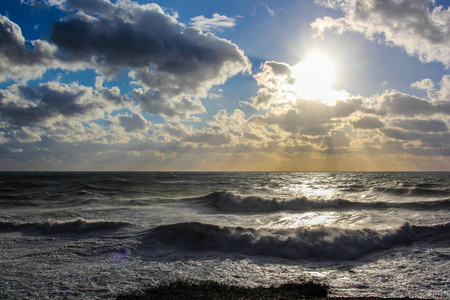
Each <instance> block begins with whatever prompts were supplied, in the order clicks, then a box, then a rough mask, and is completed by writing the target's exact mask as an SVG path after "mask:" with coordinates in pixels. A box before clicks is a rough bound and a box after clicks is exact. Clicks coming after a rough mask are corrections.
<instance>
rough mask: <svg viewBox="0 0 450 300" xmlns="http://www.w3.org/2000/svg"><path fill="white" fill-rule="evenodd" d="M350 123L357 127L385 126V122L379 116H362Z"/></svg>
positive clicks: (372, 127) (374, 127)
mask: <svg viewBox="0 0 450 300" xmlns="http://www.w3.org/2000/svg"><path fill="white" fill-rule="evenodd" d="M350 124H352V126H353V128H355V129H377V128H382V127H383V126H384V124H383V122H381V121H380V120H379V119H378V118H376V117H370V116H364V117H361V118H359V119H358V120H355V121H351V122H350Z"/></svg>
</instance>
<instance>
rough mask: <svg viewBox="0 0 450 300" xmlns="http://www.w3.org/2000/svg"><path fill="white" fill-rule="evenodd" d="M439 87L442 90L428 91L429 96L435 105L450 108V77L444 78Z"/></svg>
mask: <svg viewBox="0 0 450 300" xmlns="http://www.w3.org/2000/svg"><path fill="white" fill-rule="evenodd" d="M439 85H440V87H441V88H440V89H432V90H428V96H429V97H430V98H431V100H432V102H433V103H436V104H438V105H439V104H440V105H441V106H445V105H447V106H448V103H449V102H450V75H445V76H444V77H442V80H441V82H440V83H439Z"/></svg>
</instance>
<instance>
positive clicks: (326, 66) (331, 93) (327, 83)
mask: <svg viewBox="0 0 450 300" xmlns="http://www.w3.org/2000/svg"><path fill="white" fill-rule="evenodd" d="M335 76H336V68H335V66H334V63H333V61H332V60H331V59H330V58H329V57H328V56H326V55H325V54H323V53H321V52H318V51H316V52H312V53H310V54H309V55H308V56H307V57H306V59H305V60H303V61H301V62H300V63H298V64H297V65H295V66H293V67H292V77H293V78H294V79H295V83H294V84H293V85H292V87H291V90H292V92H293V94H294V95H295V97H296V98H301V99H305V100H321V101H323V102H324V103H326V104H328V105H334V104H335V103H336V101H337V100H344V99H345V98H346V97H347V96H348V93H346V92H345V91H336V90H333V89H332V85H333V82H334V79H335Z"/></svg>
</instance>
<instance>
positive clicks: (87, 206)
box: [0, 172, 450, 299]
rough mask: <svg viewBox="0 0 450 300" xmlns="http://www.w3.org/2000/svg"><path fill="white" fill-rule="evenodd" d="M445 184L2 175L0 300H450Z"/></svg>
mask: <svg viewBox="0 0 450 300" xmlns="http://www.w3.org/2000/svg"><path fill="white" fill-rule="evenodd" d="M449 217H450V173H446V172H440V173H370V172H368V173H365V172H361V173H359V172H255V173H248V172H236V173H234V172H232V173H228V172H217V173H215V172H207V173H200V172H192V173H190V172H2V173H0V298H1V299H64V298H68V299H113V298H114V297H116V296H117V295H118V294H120V293H123V292H126V291H130V290H136V289H140V288H143V287H145V286H147V285H154V284H158V283H161V282H168V281H172V280H177V279H182V280H190V281H204V280H213V281H217V282H220V283H226V284H232V285H240V286H248V287H255V286H271V285H279V284H282V283H286V282H290V281H296V280H300V279H314V280H318V281H320V282H323V283H325V284H327V285H329V287H330V293H331V295H332V296H337V297H339V296H378V297H418V298H432V299H449V298H450V289H449V286H450V222H449Z"/></svg>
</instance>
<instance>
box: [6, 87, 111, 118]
mask: <svg viewBox="0 0 450 300" xmlns="http://www.w3.org/2000/svg"><path fill="white" fill-rule="evenodd" d="M14 92H15V93H11V92H10V91H7V90H0V108H1V111H0V116H1V119H2V120H3V121H6V122H8V123H9V124H12V125H18V126H31V125H45V124H44V123H45V122H46V121H48V120H54V119H55V118H62V117H67V118H71V117H80V118H82V119H89V118H95V117H98V116H99V115H103V113H104V112H105V111H108V110H110V109H111V106H110V105H109V104H108V103H107V101H105V100H104V99H103V98H102V97H101V95H100V94H99V93H98V92H96V91H94V90H92V89H91V88H87V87H83V86H78V85H76V84H75V85H72V86H69V85H66V84H62V83H57V82H50V83H47V84H42V85H40V86H38V87H30V86H26V85H17V86H15V90H14Z"/></svg>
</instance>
